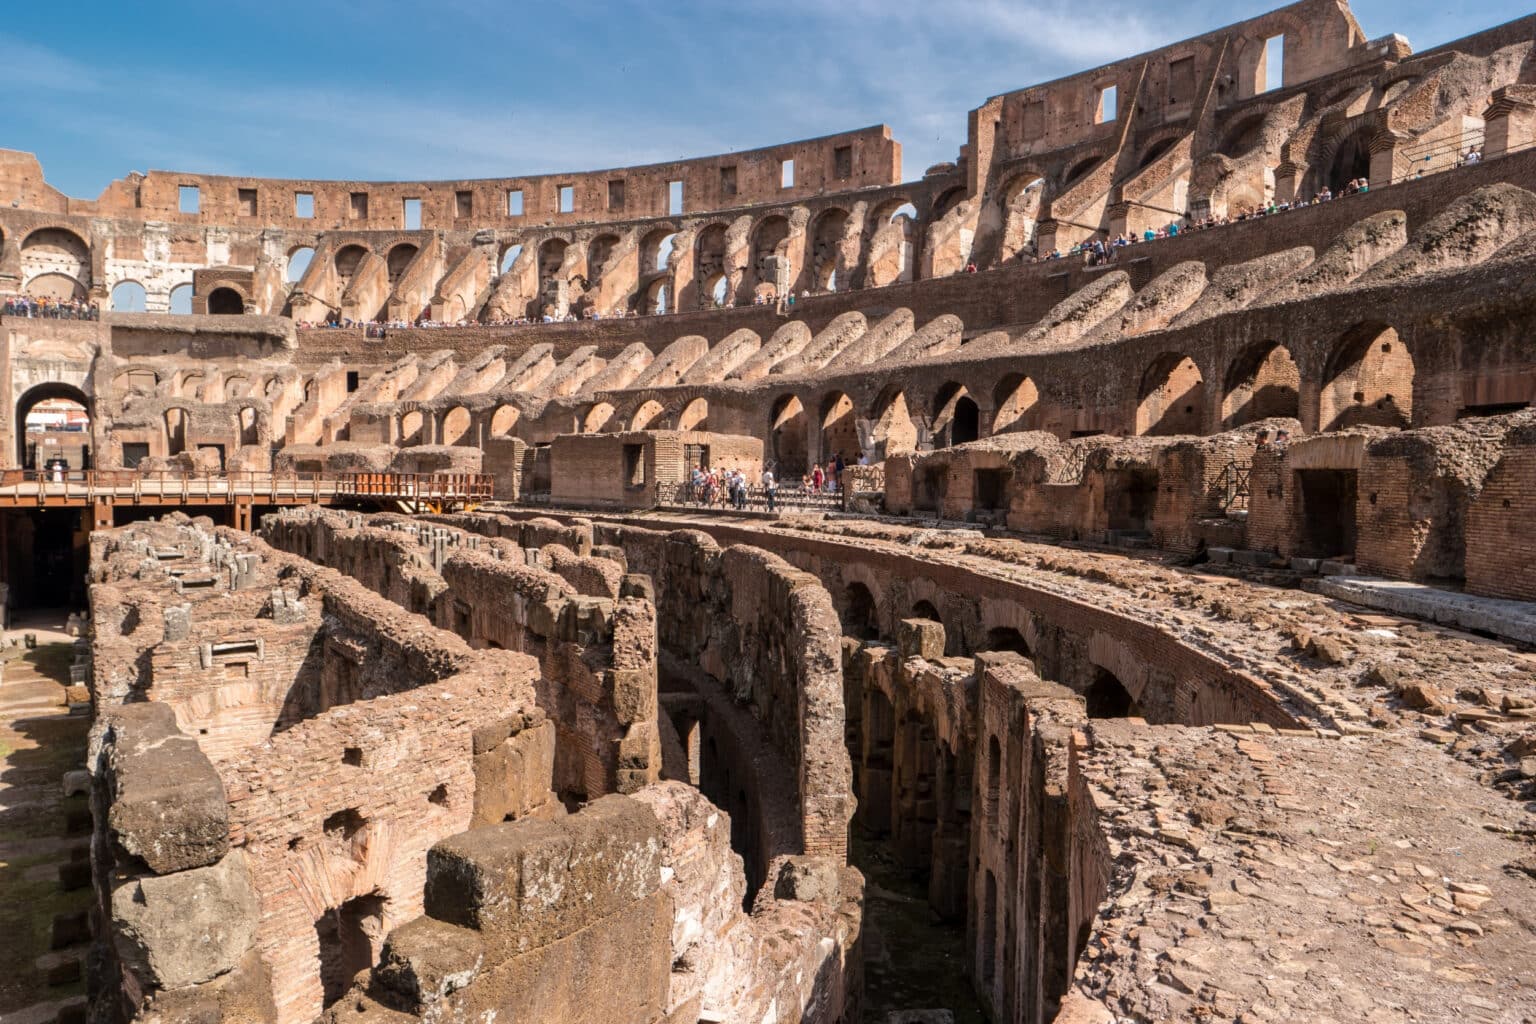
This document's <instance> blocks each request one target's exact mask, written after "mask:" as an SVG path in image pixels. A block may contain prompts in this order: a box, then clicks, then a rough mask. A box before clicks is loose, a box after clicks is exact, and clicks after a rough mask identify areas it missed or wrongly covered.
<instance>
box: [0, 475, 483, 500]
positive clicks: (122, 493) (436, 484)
mask: <svg viewBox="0 0 1536 1024" xmlns="http://www.w3.org/2000/svg"><path fill="white" fill-rule="evenodd" d="M494 490H495V480H494V478H493V477H490V476H487V475H485V474H480V473H299V472H293V473H281V472H277V473H274V472H256V471H238V470H237V471H233V472H228V473H180V472H169V471H156V472H142V473H141V472H139V471H138V470H132V469H105V470H101V469H97V470H74V471H63V470H46V469H43V470H25V469H8V470H4V471H0V502H4V503H6V504H10V505H16V504H22V503H36V504H38V505H49V504H82V505H83V504H89V503H91V502H94V501H97V500H102V499H113V500H116V501H131V502H140V503H148V504H177V503H201V504H218V503H225V502H227V503H233V502H235V501H236V500H237V499H242V498H244V499H249V500H250V501H252V502H253V503H261V504H271V505H284V504H297V503H312V502H320V501H328V500H334V499H337V498H361V497H369V498H384V499H389V500H401V501H417V502H441V503H446V504H467V503H475V502H481V501H486V500H489V499H490V498H491V497H492V496H493V495H494Z"/></svg>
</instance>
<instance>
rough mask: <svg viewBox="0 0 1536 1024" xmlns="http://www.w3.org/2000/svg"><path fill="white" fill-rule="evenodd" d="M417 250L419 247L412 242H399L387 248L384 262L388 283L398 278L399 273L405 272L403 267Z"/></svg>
mask: <svg viewBox="0 0 1536 1024" xmlns="http://www.w3.org/2000/svg"><path fill="white" fill-rule="evenodd" d="M419 252H421V248H420V247H419V246H417V245H415V244H414V243H412V242H401V243H400V244H399V245H396V246H393V247H392V248H391V249H390V250H389V253H388V255H386V256H385V257H384V264H385V268H386V269H387V271H388V273H389V283H390V284H395V283H397V282H398V281H399V280H400V275H401V274H404V273H405V268H407V267H409V266H410V265H411V261H412V260H414V259H415V258H416V254H417V253H419Z"/></svg>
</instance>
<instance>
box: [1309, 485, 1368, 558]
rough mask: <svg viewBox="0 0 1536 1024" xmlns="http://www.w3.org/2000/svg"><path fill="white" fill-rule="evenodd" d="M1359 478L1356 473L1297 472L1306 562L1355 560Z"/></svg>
mask: <svg viewBox="0 0 1536 1024" xmlns="http://www.w3.org/2000/svg"><path fill="white" fill-rule="evenodd" d="M1358 477H1359V474H1358V473H1356V472H1355V471H1354V470H1352V469H1302V470H1297V471H1296V483H1297V486H1298V487H1299V488H1300V495H1301V515H1300V516H1299V517H1298V518H1299V521H1300V524H1301V525H1300V530H1301V536H1300V537H1299V538H1298V541H1299V543H1298V544H1297V554H1299V555H1300V556H1301V557H1302V558H1341V559H1346V560H1349V559H1353V558H1354V557H1355V538H1356V535H1357V534H1356V527H1355V499H1356V496H1357V487H1358Z"/></svg>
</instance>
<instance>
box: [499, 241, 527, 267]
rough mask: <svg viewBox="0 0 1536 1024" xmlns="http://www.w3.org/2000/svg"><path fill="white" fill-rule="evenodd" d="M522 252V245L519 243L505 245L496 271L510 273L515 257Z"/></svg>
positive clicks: (515, 260)
mask: <svg viewBox="0 0 1536 1024" xmlns="http://www.w3.org/2000/svg"><path fill="white" fill-rule="evenodd" d="M522 254H523V247H522V246H521V245H509V246H507V247H506V249H505V250H504V251H503V252H502V254H501V264H500V267H501V269H500V270H499V271H498V272H499V273H501V274H510V273H512V264H514V263H516V262H517V258H518V257H519V256H521V255H522Z"/></svg>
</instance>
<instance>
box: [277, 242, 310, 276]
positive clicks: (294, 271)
mask: <svg viewBox="0 0 1536 1024" xmlns="http://www.w3.org/2000/svg"><path fill="white" fill-rule="evenodd" d="M314 258H315V250H313V249H311V248H310V247H309V246H307V245H304V246H300V247H299V248H297V249H295V250H293V252H290V253H289V254H288V267H287V270H286V271H285V272H284V274H283V279H284V280H285V281H287V282H288V283H289V284H298V283H299V282H300V281H301V280H303V279H304V273H305V271H307V270H309V264H310V262H311V261H312V260H314Z"/></svg>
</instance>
